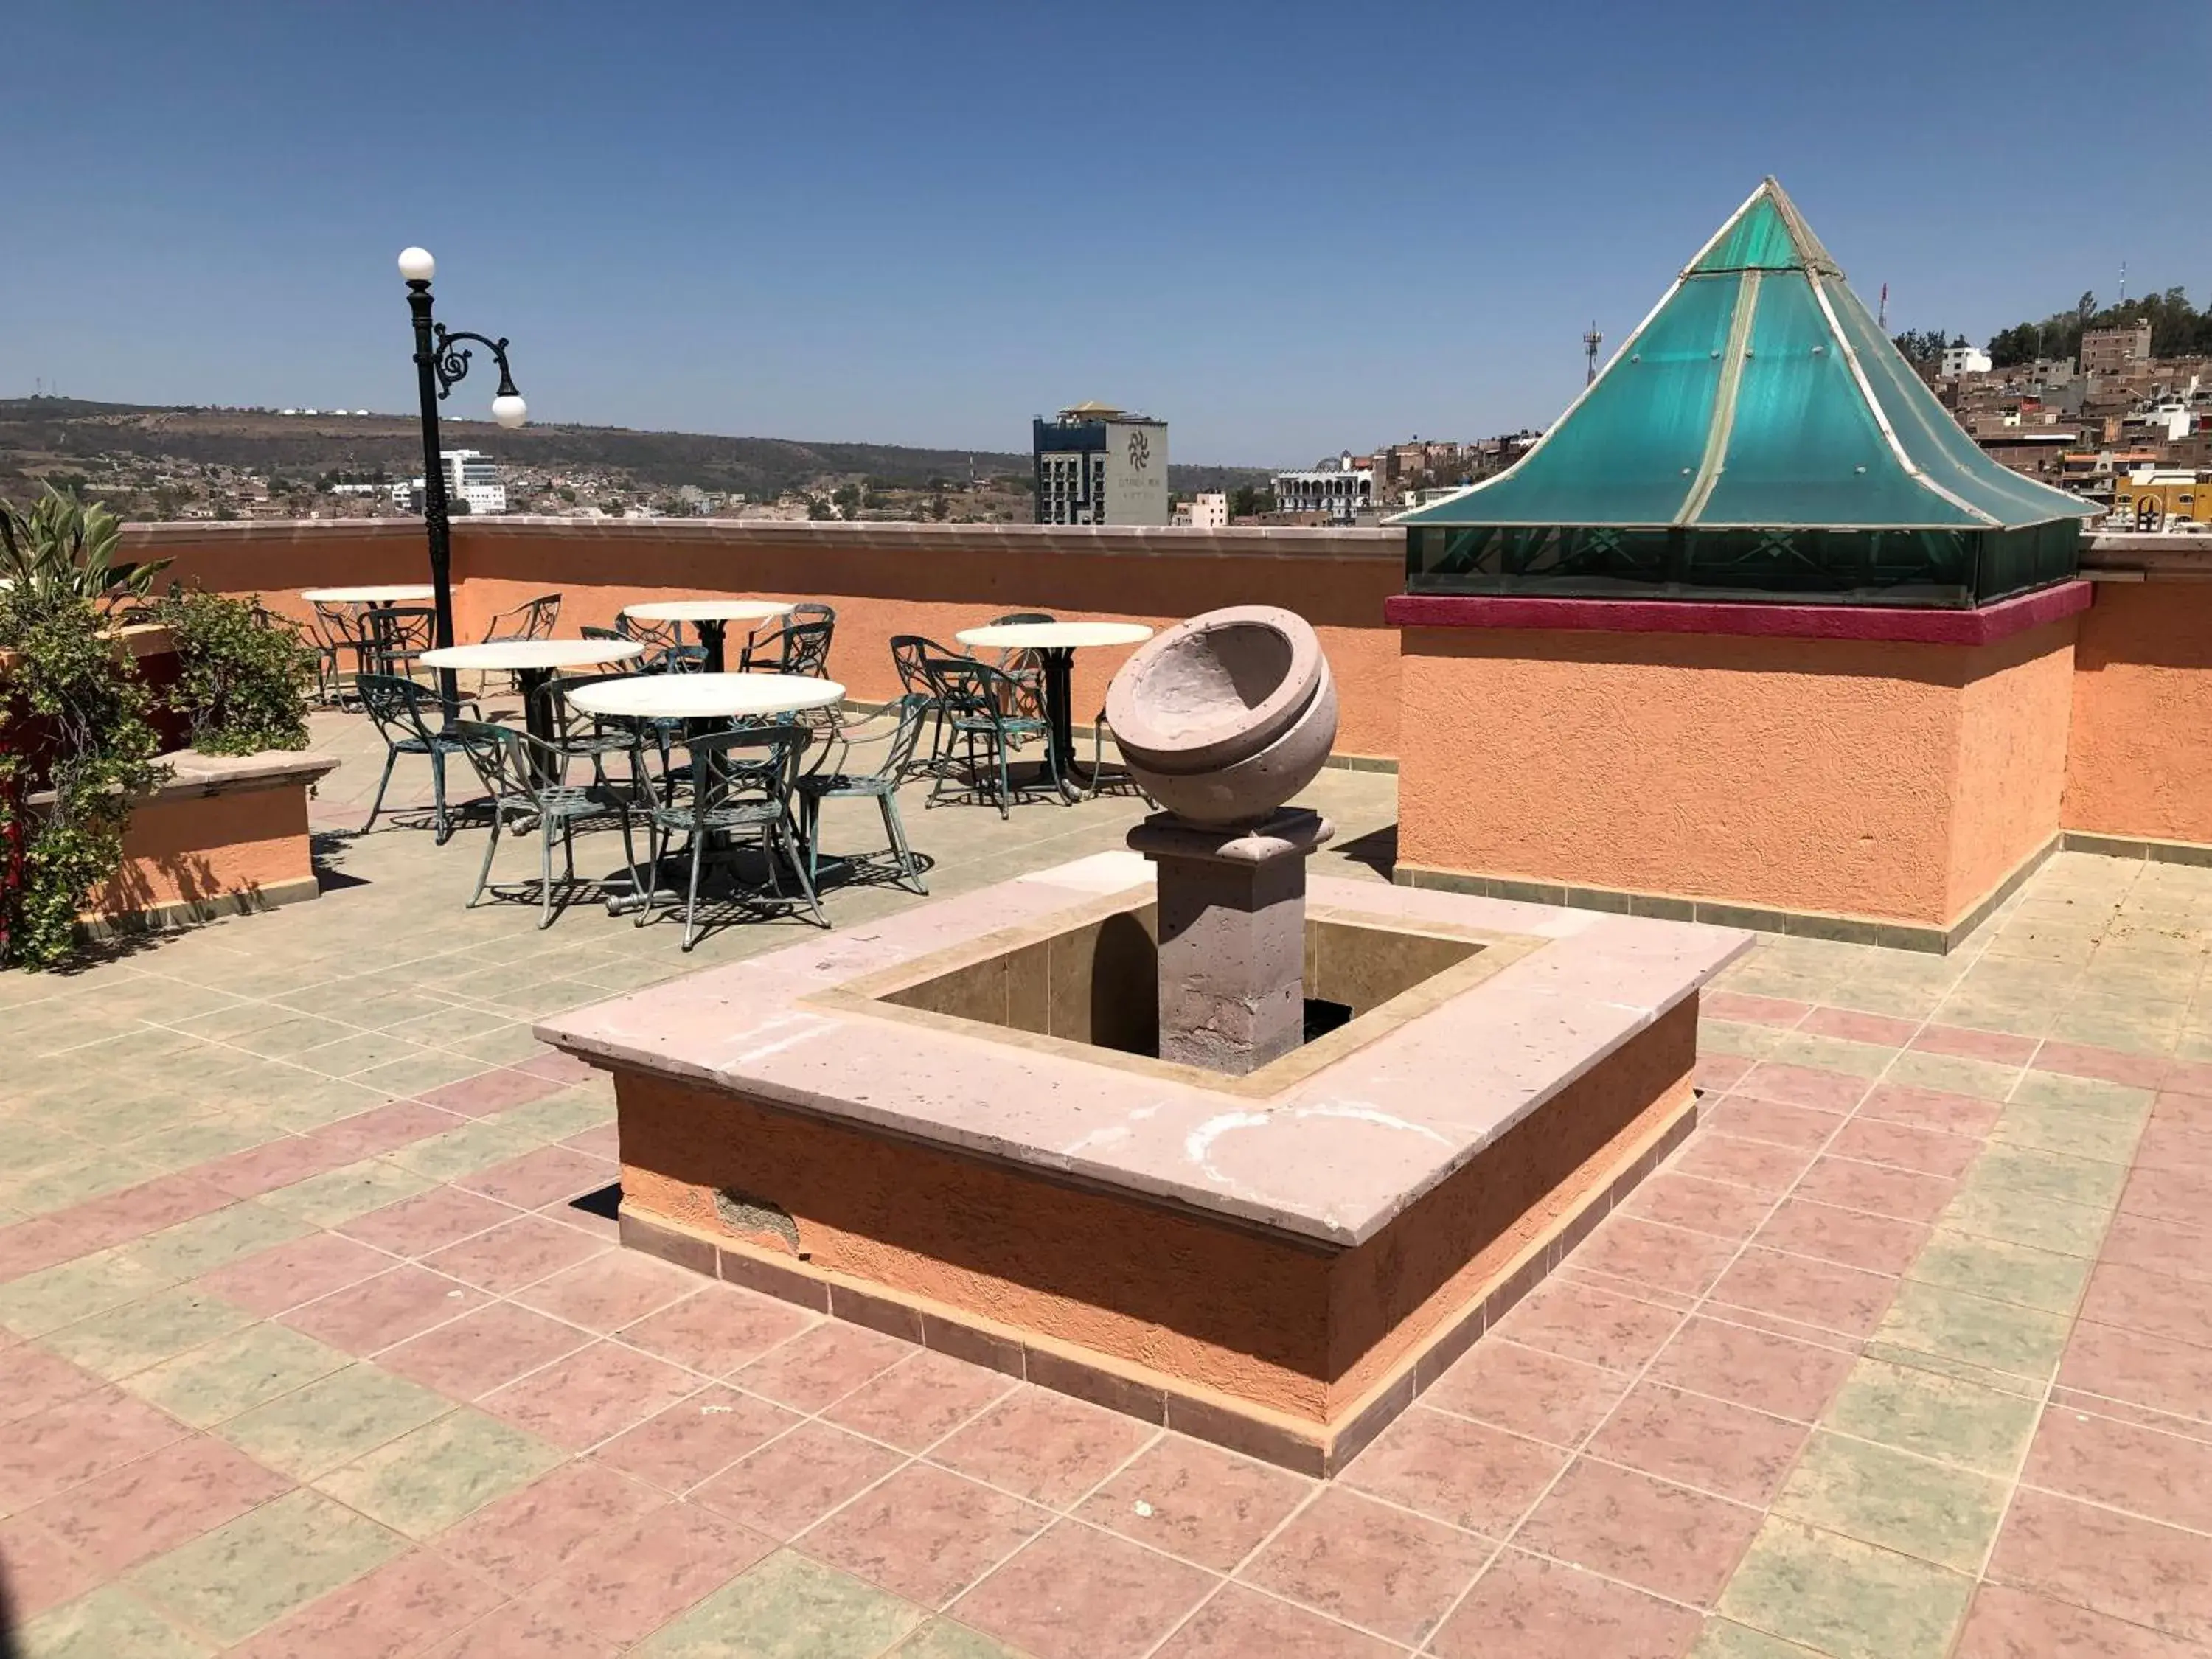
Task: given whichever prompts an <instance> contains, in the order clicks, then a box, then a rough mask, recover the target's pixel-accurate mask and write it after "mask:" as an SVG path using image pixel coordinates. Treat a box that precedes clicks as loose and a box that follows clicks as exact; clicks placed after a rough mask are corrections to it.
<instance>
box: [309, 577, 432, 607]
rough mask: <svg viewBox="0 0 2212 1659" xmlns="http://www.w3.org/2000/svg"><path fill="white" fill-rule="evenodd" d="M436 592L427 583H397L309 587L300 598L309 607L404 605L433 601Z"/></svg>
mask: <svg viewBox="0 0 2212 1659" xmlns="http://www.w3.org/2000/svg"><path fill="white" fill-rule="evenodd" d="M437 594H438V590H437V589H436V588H435V587H433V586H430V584H429V583H428V582H399V583H394V584H391V585H387V586H383V587H310V588H308V589H307V590H306V591H305V592H302V593H301V595H300V597H301V599H305V600H307V602H308V603H309V604H310V605H313V604H315V603H317V602H318V601H319V602H320V603H322V604H324V605H405V604H407V603H409V602H410V600H415V599H435V598H436V597H437Z"/></svg>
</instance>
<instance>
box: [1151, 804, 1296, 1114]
mask: <svg viewBox="0 0 2212 1659" xmlns="http://www.w3.org/2000/svg"><path fill="white" fill-rule="evenodd" d="M1334 834H1335V826H1334V825H1333V824H1331V823H1329V821H1328V819H1327V818H1324V817H1322V816H1321V814H1319V813H1318V812H1314V811H1308V810H1306V809H1304V808H1303V807H1296V808H1288V807H1286V808H1282V809H1279V810H1278V811H1275V812H1274V813H1273V814H1272V815H1271V816H1269V817H1267V818H1266V819H1264V820H1262V821H1261V822H1260V823H1255V824H1247V825H1234V826H1230V827H1226V828H1206V827H1201V826H1200V825H1197V824H1193V823H1186V822H1184V821H1183V820H1182V819H1181V818H1178V817H1176V815H1175V814H1173V813H1171V812H1157V813H1154V814H1153V815H1152V817H1149V818H1147V819H1146V820H1145V822H1144V823H1140V824H1139V825H1138V826H1137V827H1136V828H1135V829H1132V830H1131V831H1130V832H1129V846H1130V848H1132V850H1133V851H1135V852H1139V853H1141V854H1144V855H1145V856H1146V858H1147V859H1150V860H1152V863H1153V864H1154V865H1156V866H1158V872H1159V936H1160V968H1159V983H1160V1047H1159V1057H1160V1058H1161V1059H1162V1060H1174V1061H1176V1062H1177V1063H1179V1064H1182V1065H1185V1066H1203V1067H1205V1068H1206V1070H1207V1071H1210V1072H1220V1073H1226V1074H1227V1075H1229V1076H1231V1077H1243V1076H1244V1075H1245V1074H1246V1073H1249V1072H1255V1071H1257V1070H1259V1069H1260V1067H1261V1066H1265V1065H1267V1063H1268V1062H1269V1061H1270V1060H1279V1059H1281V1058H1282V1056H1283V1055H1285V1054H1288V1053H1290V1052H1291V1050H1292V1049H1293V1048H1297V1046H1298V1045H1299V1044H1300V1042H1303V1041H1304V1034H1305V919H1306V860H1307V859H1308V858H1310V857H1311V856H1312V854H1313V852H1314V849H1315V848H1317V847H1320V846H1322V844H1323V843H1325V842H1327V841H1328V839H1329V837H1330V836H1333V835H1334Z"/></svg>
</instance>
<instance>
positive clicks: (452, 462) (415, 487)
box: [392, 449, 507, 514]
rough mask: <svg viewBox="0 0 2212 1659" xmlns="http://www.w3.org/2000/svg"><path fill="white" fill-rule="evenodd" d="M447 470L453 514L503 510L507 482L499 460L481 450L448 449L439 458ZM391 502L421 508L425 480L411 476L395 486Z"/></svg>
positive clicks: (416, 510) (408, 508)
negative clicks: (423, 481) (501, 472)
mask: <svg viewBox="0 0 2212 1659" xmlns="http://www.w3.org/2000/svg"><path fill="white" fill-rule="evenodd" d="M438 459H439V461H440V462H441V464H442V465H443V466H444V468H445V473H446V501H447V505H448V507H449V508H450V510H452V511H453V512H454V513H470V514H475V513H504V512H506V511H507V485H506V483H505V482H504V481H503V480H501V477H500V476H499V463H497V462H496V461H495V460H493V459H492V458H491V457H490V456H489V455H487V454H485V453H483V451H482V450H481V449H448V450H446V451H445V452H443V453H441V454H440V456H439V457H438ZM392 505H393V506H394V507H399V508H401V509H402V510H404V511H406V512H410V513H420V512H421V511H422V479H420V478H410V479H409V480H408V481H407V482H406V483H404V484H400V483H396V484H394V485H392Z"/></svg>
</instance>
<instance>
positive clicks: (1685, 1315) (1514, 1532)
mask: <svg viewBox="0 0 2212 1659" xmlns="http://www.w3.org/2000/svg"><path fill="white" fill-rule="evenodd" d="M1986 948H1987V947H1986V945H1984V951H1986ZM1979 954H1980V953H1977V959H1978V956H1979ZM1939 1006H1940V1005H1939ZM1932 1018H1933V1013H1932V1012H1931V1013H1930V1015H1929V1017H1928V1018H1923V1020H1921V1021H1920V1022H1918V1026H1917V1030H1916V1032H1915V1035H1916V1036H1917V1032H1918V1030H1925V1029H1926V1027H1927V1025H1928V1024H1929V1020H1931V1019H1932ZM1905 1052H1906V1049H1905V1048H1902V1047H1900V1048H1898V1049H1896V1050H1895V1051H1894V1052H1893V1054H1892V1055H1891V1058H1890V1060H1889V1061H1888V1063H1887V1064H1886V1065H1885V1066H1883V1068H1882V1070H1881V1072H1880V1073H1875V1075H1874V1076H1873V1077H1871V1078H1869V1079H1866V1080H1865V1085H1864V1087H1863V1088H1862V1089H1861V1091H1860V1092H1859V1096H1858V1098H1857V1100H1855V1101H1854V1102H1853V1103H1852V1106H1851V1109H1850V1112H1849V1113H1847V1114H1845V1115H1844V1116H1843V1117H1842V1118H1841V1119H1840V1120H1839V1121H1838V1123H1837V1124H1836V1126H1835V1127H1833V1128H1832V1129H1831V1130H1830V1131H1829V1133H1828V1134H1827V1135H1826V1137H1825V1138H1824V1139H1822V1141H1821V1143H1820V1146H1819V1147H1818V1148H1816V1149H1815V1150H1814V1155H1813V1157H1812V1158H1810V1159H1808V1161H1807V1163H1806V1165H1805V1169H1804V1170H1801V1171H1800V1172H1799V1174H1798V1175H1797V1176H1796V1178H1795V1179H1793V1180H1792V1181H1791V1182H1790V1184H1789V1185H1788V1186H1787V1187H1786V1188H1784V1189H1783V1191H1782V1192H1780V1193H1779V1194H1777V1195H1776V1197H1775V1199H1774V1200H1773V1201H1772V1202H1771V1203H1770V1204H1769V1205H1768V1206H1767V1208H1766V1211H1765V1214H1764V1215H1763V1216H1762V1217H1761V1218H1760V1219H1759V1223H1758V1225H1756V1226H1754V1227H1753V1229H1752V1230H1751V1231H1750V1232H1749V1233H1747V1235H1746V1236H1745V1237H1744V1238H1743V1240H1742V1241H1741V1243H1739V1244H1738V1245H1737V1246H1736V1248H1735V1250H1734V1251H1733V1252H1732V1253H1731V1254H1730V1255H1729V1261H1728V1263H1727V1264H1726V1265H1724V1266H1723V1267H1722V1268H1721V1270H1720V1273H1718V1274H1717V1275H1716V1276H1715V1278H1714V1280H1713V1285H1712V1286H1709V1287H1708V1289H1707V1290H1706V1291H1705V1292H1703V1293H1701V1294H1700V1295H1699V1297H1696V1298H1695V1300H1694V1301H1693V1302H1692V1305H1691V1307H1690V1308H1689V1309H1687V1310H1685V1311H1683V1312H1682V1313H1681V1314H1680V1316H1679V1317H1678V1318H1677V1320H1676V1322H1675V1324H1674V1328H1673V1329H1672V1330H1670V1331H1669V1332H1668V1335H1667V1337H1666V1340H1665V1341H1663V1342H1662V1343H1661V1344H1660V1345H1659V1346H1657V1347H1656V1348H1655V1349H1654V1350H1653V1351H1652V1352H1651V1354H1650V1356H1649V1357H1648V1358H1646V1359H1645V1360H1644V1364H1642V1365H1641V1366H1639V1367H1638V1370H1637V1371H1636V1373H1635V1376H1634V1377H1633V1379H1632V1381H1631V1383H1629V1386H1628V1388H1627V1389H1625V1390H1624V1391H1623V1392H1622V1395H1621V1396H1620V1400H1619V1401H1615V1402H1614V1404H1613V1407H1612V1408H1611V1409H1610V1410H1608V1411H1607V1413H1606V1415H1605V1416H1604V1417H1603V1418H1601V1419H1600V1420H1599V1421H1598V1422H1597V1423H1596V1424H1595V1425H1593V1426H1592V1427H1591V1428H1590V1429H1589V1431H1586V1432H1585V1434H1584V1436H1583V1439H1582V1441H1581V1442H1580V1443H1578V1445H1577V1447H1576V1448H1575V1449H1574V1450H1573V1452H1572V1454H1571V1456H1570V1458H1569V1459H1568V1461H1567V1462H1565V1463H1563V1464H1562V1465H1561V1466H1560V1468H1559V1473H1558V1474H1555V1475H1554V1476H1553V1478H1552V1480H1550V1481H1548V1482H1547V1483H1546V1486H1545V1487H1544V1490H1543V1491H1542V1492H1541V1493H1539V1494H1538V1496H1537V1498H1536V1499H1535V1500H1534V1502H1533V1503H1531V1504H1528V1506H1527V1507H1526V1508H1525V1509H1524V1510H1522V1515H1521V1516H1520V1518H1519V1520H1517V1521H1516V1522H1515V1523H1514V1526H1513V1528H1511V1530H1510V1533H1509V1534H1508V1535H1507V1537H1506V1538H1505V1539H1504V1540H1503V1541H1502V1543H1503V1544H1504V1545H1505V1546H1510V1545H1511V1544H1512V1543H1513V1541H1514V1540H1515V1539H1516V1538H1517V1537H1518V1536H1519V1535H1520V1534H1521V1531H1522V1528H1524V1527H1525V1526H1526V1525H1527V1523H1528V1520H1529V1519H1530V1518H1531V1517H1532V1516H1534V1514H1535V1513H1536V1511H1537V1510H1539V1509H1540V1508H1541V1507H1542V1505H1543V1504H1544V1503H1545V1502H1546V1501H1547V1500H1548V1498H1550V1496H1551V1494H1552V1492H1553V1491H1554V1490H1556V1488H1557V1486H1558V1484H1559V1480H1560V1479H1562V1478H1563V1477H1564V1476H1565V1473H1566V1471H1567V1470H1568V1469H1571V1468H1573V1467H1574V1466H1575V1462H1576V1461H1577V1459H1579V1458H1581V1457H1582V1456H1583V1455H1586V1454H1587V1453H1588V1451H1589V1447H1590V1446H1591V1445H1592V1444H1593V1443H1595V1439H1596V1437H1597V1436H1598V1435H1599V1434H1601V1433H1602V1432H1603V1431H1605V1429H1606V1428H1607V1426H1608V1425H1610V1424H1611V1423H1612V1422H1613V1419H1614V1417H1615V1416H1616V1415H1617V1414H1618V1413H1619V1412H1620V1408H1621V1407H1622V1406H1623V1405H1624V1404H1626V1401H1627V1400H1628V1398H1629V1396H1630V1395H1632V1394H1633V1393H1634V1392H1635V1390H1636V1389H1637V1388H1638V1387H1639V1386H1641V1384H1642V1383H1644V1380H1645V1379H1646V1378H1647V1377H1648V1376H1649V1374H1650V1369H1651V1366H1652V1365H1653V1364H1655V1363H1656V1360H1657V1358H1658V1356H1659V1355H1660V1354H1661V1353H1662V1352H1665V1350H1666V1348H1667V1346H1668V1345H1669V1344H1671V1343H1672V1342H1673V1341H1674V1340H1675V1339H1676V1338H1677V1337H1679V1336H1680V1334H1681V1332H1682V1330H1683V1328H1684V1327H1685V1326H1686V1325H1687V1323H1688V1322H1689V1321H1690V1320H1691V1319H1692V1318H1694V1317H1696V1316H1698V1313H1699V1309H1700V1308H1701V1307H1702V1306H1704V1305H1705V1303H1706V1301H1707V1300H1708V1299H1709V1298H1710V1297H1711V1290H1712V1288H1714V1287H1717V1285H1719V1284H1720V1283H1721V1281H1722V1279H1724V1278H1725V1277H1726V1275H1727V1273H1728V1272H1729V1269H1730V1268H1731V1267H1734V1266H1735V1263H1737V1262H1738V1261H1741V1260H1742V1259H1743V1254H1744V1252H1745V1251H1746V1250H1747V1249H1750V1248H1751V1241H1752V1239H1753V1238H1755V1237H1758V1235H1759V1231H1761V1230H1762V1229H1763V1228H1764V1227H1765V1225H1767V1224H1768V1223H1769V1222H1771V1220H1772V1219H1773V1218H1774V1215H1775V1213H1776V1212H1777V1211H1778V1210H1779V1209H1780V1207H1781V1206H1782V1205H1783V1204H1784V1202H1785V1201H1787V1200H1788V1199H1790V1197H1791V1196H1793V1195H1795V1194H1796V1190H1797V1188H1798V1187H1799V1186H1800V1185H1801V1184H1802V1182H1803V1180H1804V1176H1805V1174H1806V1172H1808V1171H1809V1170H1811V1169H1812V1167H1813V1165H1814V1164H1816V1163H1817V1162H1818V1161H1819V1159H1820V1157H1821V1156H1822V1155H1824V1154H1825V1153H1826V1151H1827V1149H1828V1147H1829V1146H1831V1145H1832V1143H1833V1141H1834V1139H1835V1137H1836V1136H1837V1135H1838V1134H1839V1133H1842V1130H1843V1127H1844V1124H1846V1123H1848V1122H1850V1121H1851V1118H1852V1117H1853V1116H1855V1115H1857V1111H1858V1109H1859V1107H1860V1106H1861V1105H1863V1103H1865V1100H1866V1098H1867V1097H1868V1095H1869V1094H1870V1093H1872V1091H1874V1089H1875V1088H1876V1087H1877V1086H1879V1085H1880V1084H1881V1080H1882V1079H1883V1078H1884V1077H1885V1076H1886V1075H1887V1073H1888V1072H1889V1070H1890V1069H1891V1067H1893V1066H1894V1065H1895V1063H1896V1058H1897V1056H1898V1055H1899V1054H1904V1053H1905ZM1753 1063H1754V1064H1757V1063H1758V1062H1756V1061H1754V1062H1753ZM2015 1086H2017V1083H2016V1082H2015ZM1691 1144H1692V1143H1691V1141H1690V1140H1689V1139H1685V1140H1684V1141H1683V1143H1682V1146H1680V1147H1677V1148H1676V1149H1675V1151H1674V1153H1673V1154H1672V1155H1671V1156H1670V1157H1669V1158H1668V1160H1667V1163H1666V1164H1662V1166H1661V1167H1662V1170H1663V1169H1665V1168H1667V1167H1668V1166H1671V1165H1673V1164H1675V1163H1677V1162H1679V1160H1680V1158H1681V1157H1682V1156H1683V1154H1684V1152H1686V1149H1687V1148H1688V1146H1690V1145H1691ZM1654 1173H1655V1174H1656V1173H1658V1171H1654ZM1571 1259H1572V1256H1571V1255H1570V1256H1569V1258H1568V1260H1570V1261H1571ZM1898 1282H1899V1284H1902V1283H1903V1280H1902V1279H1901V1278H1900V1279H1899V1280H1898ZM1654 1305H1656V1304H1654ZM1817 1431H1818V1425H1817V1423H1816V1424H1815V1425H1814V1428H1813V1429H1812V1430H1811V1431H1808V1434H1807V1435H1806V1437H1805V1439H1804V1441H1803V1443H1802V1445H1801V1446H1800V1448H1799V1452H1798V1456H1800V1457H1802V1455H1803V1448H1804V1446H1809V1445H1810V1444H1811V1443H1812V1435H1813V1433H1814V1432H1817ZM1796 1461H1797V1460H1796V1458H1793V1459H1792V1460H1791V1466H1792V1468H1795V1465H1796ZM1788 1479H1789V1471H1784V1474H1783V1476H1782V1481H1783V1482H1784V1483H1786V1482H1787V1480H1788ZM1780 1489H1781V1488H1780V1485H1778V1486H1777V1488H1776V1490H1777V1491H1778V1492H1779V1491H1780ZM1747 1507H1748V1506H1747ZM1759 1509H1760V1510H1761V1511H1762V1513H1763V1514H1764V1515H1766V1516H1771V1514H1772V1512H1773V1511H1772V1507H1771V1500H1770V1501H1769V1503H1768V1504H1765V1505H1760V1506H1759ZM1762 1524H1763V1523H1762ZM1753 1536H1754V1538H1755V1537H1756V1533H1754V1534H1753ZM1741 1565H1742V1560H1741V1557H1739V1558H1738V1559H1737V1560H1736V1562H1735V1564H1734V1565H1733V1566H1731V1568H1730V1570H1729V1577H1728V1578H1727V1579H1726V1580H1723V1583H1722V1584H1721V1586H1720V1588H1719V1589H1718V1591H1717V1592H1716V1594H1715V1595H1714V1597H1713V1607H1718V1605H1719V1603H1720V1600H1721V1597H1722V1596H1723V1595H1725V1594H1726V1593H1727V1589H1728V1585H1729V1583H1730V1582H1733V1580H1734V1578H1735V1573H1736V1571H1739V1570H1740V1569H1741ZM1488 1570H1489V1569H1488V1568H1487V1567H1486V1568H1485V1569H1484V1571H1485V1572H1487V1571H1488ZM1480 1582H1481V1580H1480V1575H1478V1576H1477V1577H1476V1578H1475V1580H1474V1582H1472V1583H1469V1584H1468V1586H1467V1588H1466V1589H1464V1590H1462V1593H1461V1595H1460V1596H1459V1598H1458V1600H1457V1601H1455V1602H1454V1604H1453V1606H1452V1607H1451V1608H1450V1609H1449V1611H1448V1612H1447V1613H1445V1614H1444V1616H1443V1618H1442V1619H1439V1620H1437V1630H1439V1631H1440V1630H1442V1629H1443V1627H1444V1626H1445V1625H1446V1624H1447V1623H1449V1620H1450V1619H1451V1617H1452V1616H1453V1614H1454V1613H1456V1612H1457V1611H1458V1608H1459V1607H1460V1606H1462V1605H1463V1604H1464V1602H1465V1601H1466V1598H1467V1596H1468V1595H1471V1594H1472V1593H1473V1591H1474V1584H1475V1583H1480ZM1706 1616H1707V1617H1708V1618H1710V1617H1711V1616H1712V1615H1711V1610H1710V1609H1707V1610H1706ZM1424 1645H1427V1644H1424Z"/></svg>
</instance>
